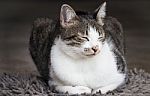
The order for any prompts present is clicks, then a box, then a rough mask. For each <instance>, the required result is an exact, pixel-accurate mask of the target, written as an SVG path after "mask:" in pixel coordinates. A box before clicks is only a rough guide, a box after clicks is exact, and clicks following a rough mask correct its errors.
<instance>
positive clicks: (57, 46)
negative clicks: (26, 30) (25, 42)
mask: <svg viewBox="0 0 150 96" xmlns="http://www.w3.org/2000/svg"><path fill="white" fill-rule="evenodd" d="M104 5H105V4H103V5H102V8H100V9H99V11H98V12H97V15H93V14H90V13H84V12H76V13H75V12H74V11H73V9H72V8H71V7H69V6H68V5H63V6H62V9H61V15H60V21H51V20H49V19H47V20H46V21H45V20H42V22H43V21H44V23H39V22H38V24H37V22H36V23H35V25H34V27H35V28H34V30H33V32H32V35H31V39H30V52H31V55H32V57H33V59H34V61H35V63H36V65H37V68H38V70H39V72H40V73H41V75H43V77H49V78H47V79H48V81H49V85H50V86H54V87H55V89H56V90H57V91H59V92H68V93H69V94H81V93H91V92H92V93H93V94H94V93H96V92H99V91H101V93H103V94H104V93H106V92H108V91H111V90H114V89H116V88H117V87H118V86H120V85H121V84H123V83H124V81H125V77H126V62H125V59H124V44H123V43H124V41H123V33H122V28H121V25H120V23H119V22H118V21H117V20H116V19H114V18H111V17H107V18H106V17H105V19H104V20H102V19H103V18H102V17H104V16H105V14H104V13H103V11H104V9H103V7H105V6H104ZM95 16H96V17H95ZM99 16H100V17H99ZM95 18H96V19H95ZM47 21H48V22H47ZM59 22H60V23H59ZM35 29H36V30H35ZM37 34H43V35H37ZM40 39H41V40H40ZM41 44H42V45H41ZM35 51H36V52H35ZM38 54H39V55H40V56H39V57H38V56H37V55H38ZM40 60H43V61H40ZM44 60H45V61H44ZM41 62H42V63H41ZM44 64H45V65H44ZM43 71H45V72H43ZM45 74H47V75H45Z"/></svg>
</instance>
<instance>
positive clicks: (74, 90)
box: [55, 86, 92, 95]
mask: <svg viewBox="0 0 150 96" xmlns="http://www.w3.org/2000/svg"><path fill="white" fill-rule="evenodd" d="M55 89H56V91H58V92H63V93H66V92H67V93H68V94H70V95H74V94H91V91H92V90H91V89H90V88H88V87H84V86H75V87H73V86H57V87H56V88H55Z"/></svg>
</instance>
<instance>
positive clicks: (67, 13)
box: [60, 4, 78, 27]
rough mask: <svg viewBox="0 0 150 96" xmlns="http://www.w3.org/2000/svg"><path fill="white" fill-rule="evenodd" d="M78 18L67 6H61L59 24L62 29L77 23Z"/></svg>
mask: <svg viewBox="0 0 150 96" xmlns="http://www.w3.org/2000/svg"><path fill="white" fill-rule="evenodd" d="M77 19H78V16H77V15H76V13H75V11H74V10H73V9H72V8H71V7H70V6H69V5H67V4H63V5H62V7H61V11H60V24H61V25H62V27H70V26H72V25H74V24H75V23H77Z"/></svg>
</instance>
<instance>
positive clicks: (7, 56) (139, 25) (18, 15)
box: [0, 0, 150, 73]
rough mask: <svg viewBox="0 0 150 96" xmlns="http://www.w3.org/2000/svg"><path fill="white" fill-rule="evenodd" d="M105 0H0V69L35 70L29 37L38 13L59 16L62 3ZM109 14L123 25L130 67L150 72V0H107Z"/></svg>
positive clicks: (90, 4) (87, 5)
mask: <svg viewBox="0 0 150 96" xmlns="http://www.w3.org/2000/svg"><path fill="white" fill-rule="evenodd" d="M103 1H104V0H68V1H67V0H66V1H60V0H0V72H21V73H24V72H25V73H31V72H36V68H35V66H34V64H33V62H32V59H31V58H30V55H29V51H28V41H29V36H30V32H31V25H32V22H33V20H35V19H36V18H37V17H50V18H57V17H59V12H60V7H61V5H62V4H63V3H68V4H69V5H71V6H72V7H73V8H74V9H76V10H87V11H94V10H95V9H96V8H97V7H98V6H99V5H100V4H102V2H103ZM107 14H108V15H110V16H113V17H116V18H117V19H118V20H119V21H120V22H121V23H122V25H123V28H124V32H125V36H126V45H127V62H128V67H129V68H134V67H137V68H142V69H145V70H146V71H148V72H150V0H108V2H107Z"/></svg>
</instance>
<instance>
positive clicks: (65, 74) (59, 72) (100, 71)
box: [51, 42, 124, 89]
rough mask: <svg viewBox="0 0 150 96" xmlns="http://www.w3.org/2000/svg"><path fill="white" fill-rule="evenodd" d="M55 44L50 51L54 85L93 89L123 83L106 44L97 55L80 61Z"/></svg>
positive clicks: (113, 57)
mask: <svg viewBox="0 0 150 96" xmlns="http://www.w3.org/2000/svg"><path fill="white" fill-rule="evenodd" d="M55 43H56V45H54V46H53V47H52V51H51V76H52V78H53V80H54V81H55V85H70V86H77V85H78V86H87V87H89V88H92V89H95V88H99V87H103V86H106V85H109V84H111V83H116V82H118V83H120V82H122V81H123V79H124V75H123V74H121V73H119V72H118V71H117V65H116V59H115V56H114V54H113V52H111V50H110V47H109V45H108V44H107V42H105V44H104V46H103V48H102V50H101V52H100V53H99V54H97V55H96V56H93V57H89V58H82V59H73V58H71V57H69V56H67V55H66V54H64V53H63V52H62V51H61V50H60V49H59V47H58V46H59V45H58V44H57V42H55Z"/></svg>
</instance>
